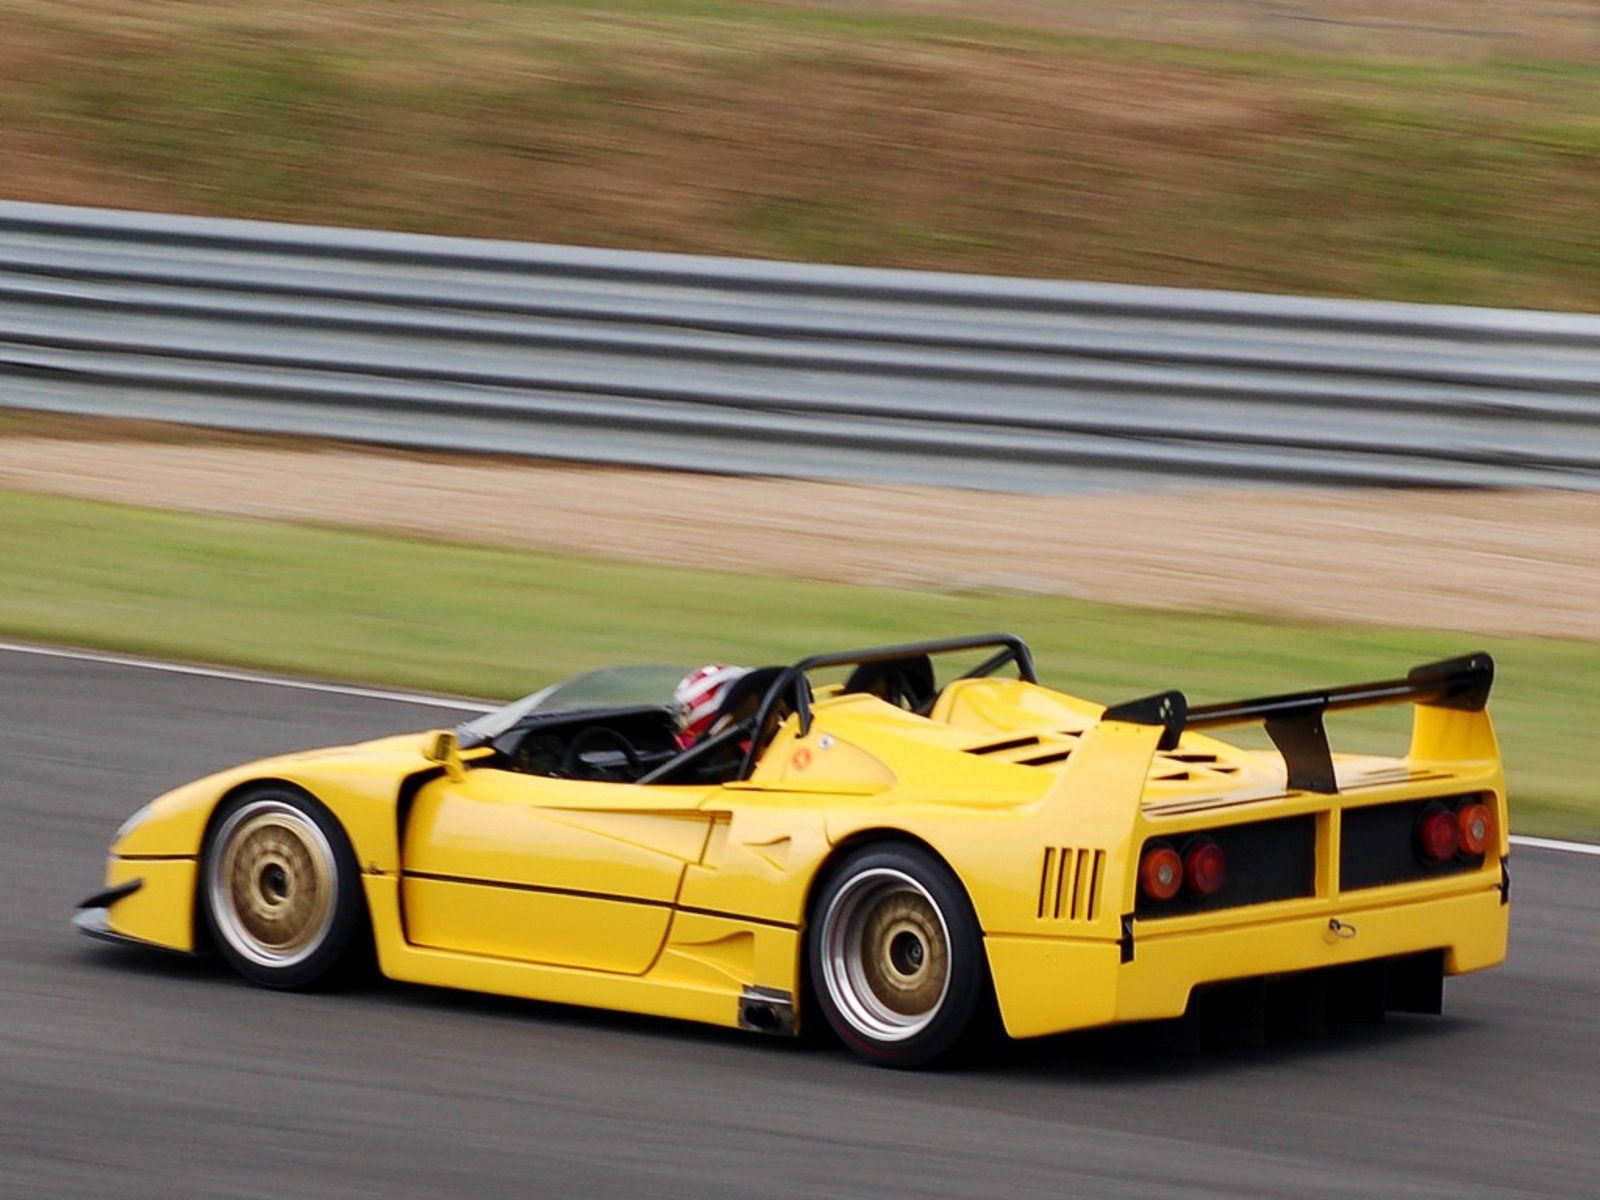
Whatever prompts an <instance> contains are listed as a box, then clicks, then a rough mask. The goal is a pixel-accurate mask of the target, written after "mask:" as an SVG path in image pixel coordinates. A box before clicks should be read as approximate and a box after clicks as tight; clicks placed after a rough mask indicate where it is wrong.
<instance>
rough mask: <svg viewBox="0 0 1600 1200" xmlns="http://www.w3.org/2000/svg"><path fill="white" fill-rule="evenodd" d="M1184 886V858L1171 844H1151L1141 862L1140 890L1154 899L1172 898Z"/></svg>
mask: <svg viewBox="0 0 1600 1200" xmlns="http://www.w3.org/2000/svg"><path fill="white" fill-rule="evenodd" d="M1182 886H1183V859H1181V858H1179V857H1178V852H1177V851H1176V850H1174V849H1173V848H1172V847H1171V846H1151V847H1149V848H1148V849H1147V850H1145V852H1144V858H1143V859H1141V860H1140V862H1139V890H1140V891H1141V892H1143V893H1144V894H1145V895H1146V896H1148V897H1149V898H1150V899H1152V900H1171V899H1172V898H1173V897H1174V896H1176V895H1177V894H1178V889H1179V888H1181V887H1182Z"/></svg>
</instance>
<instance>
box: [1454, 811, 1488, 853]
mask: <svg viewBox="0 0 1600 1200" xmlns="http://www.w3.org/2000/svg"><path fill="white" fill-rule="evenodd" d="M1492 832H1494V817H1492V816H1491V815H1490V814H1489V806H1488V805H1486V804H1468V805H1467V806H1466V807H1464V808H1463V809H1462V810H1461V811H1460V812H1459V813H1457V814H1456V842H1457V844H1458V845H1459V846H1460V847H1461V852H1462V853H1463V854H1482V853H1483V852H1484V851H1485V850H1487V849H1488V848H1489V835H1490V834H1491V833H1492Z"/></svg>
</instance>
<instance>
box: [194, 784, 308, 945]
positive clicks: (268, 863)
mask: <svg viewBox="0 0 1600 1200" xmlns="http://www.w3.org/2000/svg"><path fill="white" fill-rule="evenodd" d="M214 846H215V848H214V850H213V851H212V854H211V858H210V861H209V863H208V866H207V871H208V875H209V879H208V882H207V892H208V895H209V897H210V901H211V913H212V917H213V919H214V921H215V923H216V926H217V931H218V933H220V934H221V935H222V936H223V937H224V938H226V939H227V942H228V944H229V945H230V946H231V947H232V948H233V949H234V950H236V951H238V953H239V954H241V955H242V956H243V957H245V958H247V959H249V960H250V961H251V962H253V963H256V964H258V965H260V966H263V967H292V966H294V965H296V964H298V963H301V962H304V961H305V960H306V959H307V958H309V957H310V956H311V955H312V954H313V953H315V951H316V949H317V947H318V946H320V945H321V944H322V942H323V939H325V938H326V937H327V935H328V930H329V928H330V927H331V926H332V924H333V910H334V902H335V899H336V897H337V894H338V884H339V875H338V867H337V865H336V864H335V861H334V856H333V847H332V846H330V845H329V844H328V839H327V837H326V836H325V835H324V834H323V832H322V830H321V829H320V828H318V827H317V824H316V822H315V821H313V820H312V819H311V818H310V817H308V816H307V815H306V814H305V813H303V812H301V811H300V810H299V809H298V808H296V807H295V806H293V805H291V804H286V803H284V802H283V801H281V800H257V801H254V802H252V803H250V804H246V805H244V806H243V807H242V808H240V809H239V810H238V811H237V812H235V813H232V814H231V815H230V816H229V817H228V819H227V821H225V822H224V823H223V825H222V828H221V829H219V830H218V831H217V836H216V839H215V842H214Z"/></svg>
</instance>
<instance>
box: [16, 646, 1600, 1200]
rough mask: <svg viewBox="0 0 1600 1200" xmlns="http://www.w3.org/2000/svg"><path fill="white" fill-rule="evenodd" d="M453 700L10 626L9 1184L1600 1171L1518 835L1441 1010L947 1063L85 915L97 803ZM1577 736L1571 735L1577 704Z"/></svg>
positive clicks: (1366, 1192)
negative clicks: (199, 670) (63, 643)
mask: <svg viewBox="0 0 1600 1200" xmlns="http://www.w3.org/2000/svg"><path fill="white" fill-rule="evenodd" d="M459 719H460V714H459V713H456V712H448V713H445V712H436V711H432V710H429V709H426V708H419V707H418V706H416V705H412V704H403V703H398V702H395V701H392V700H379V699H373V698H363V697H356V696H348V695H328V694H321V693H317V692H310V691H294V690H286V689H283V688H278V687H271V686H266V685H263V684H260V683H249V682H241V681H237V680H227V679H217V678H197V677H191V676H182V675H171V674H164V673H159V672H155V671H149V670H139V669H134V668H131V667H126V666H115V665H109V664H105V663H94V662H83V661H70V660H62V659H53V658H44V657H35V656H26V655H19V654H15V653H9V652H3V651H0V767H3V774H0V780H3V782H0V1196H4V1197H8V1198H10V1197H16V1198H19V1200H20V1198H23V1197H28V1198H32V1197H68V1196H83V1197H94V1198H95V1200H104V1198H106V1197H117V1198H118V1200H129V1198H132V1197H143V1196H151V1197H157V1196H159V1197H163V1198H170V1197H183V1196H207V1197H220V1196H252V1197H256V1196H259V1197H271V1198H272V1200H286V1198H301V1197H306V1198H319V1200H320V1198H327V1197H348V1196H374V1197H376V1196H382V1197H410V1196H417V1197H447V1196H463V1197H475V1198H477V1197H499V1196H507V1197H510V1196H515V1197H518V1198H524V1197H545V1196H574V1197H578V1196H581V1197H609V1196H627V1197H641V1196H663V1197H695V1198H705V1200H711V1198H715V1197H730V1198H734V1197H736V1198H738V1200H751V1197H760V1198H761V1200H771V1198H773V1197H786V1196H796V1197H806V1198H807V1200H818V1198H821V1197H833V1196H871V1197H887V1196H914V1197H919V1198H928V1200H931V1198H935V1197H1001V1196H1006V1197H1009V1196H1050V1197H1074V1198H1076V1197H1098V1196H1106V1197H1113V1196H1114V1197H1139V1196H1151V1197H1157V1196H1159V1197H1162V1198H1163V1200H1184V1198H1188V1197H1201V1196H1207V1197H1210V1196H1218V1197H1222V1196H1226V1197H1247V1196H1253V1197H1273V1198H1278V1197H1297V1198H1299V1197H1339V1198H1341V1200H1348V1198H1351V1197H1381V1198H1382V1200H1393V1198H1395V1197H1430V1196H1438V1197H1452V1198H1460V1197H1477V1196H1486V1195H1496V1196H1551V1197H1579V1196H1596V1195H1600V1036H1597V1034H1596V1028H1597V1027H1596V1015H1597V1014H1596V1007H1597V1004H1600V953H1597V947H1600V859H1596V858H1592V857H1583V856H1579V855H1572V854H1562V853H1556V852H1550V851H1543V850H1532V849H1519V850H1518V851H1517V853H1516V855H1515V862H1514V864H1513V866H1514V876H1515V889H1514V893H1513V894H1514V901H1513V903H1514V914H1515V915H1514V923H1513V932H1512V955H1511V961H1510V962H1509V963H1508V964H1507V965H1506V966H1505V967H1503V968H1502V969H1500V970H1498V971H1493V972H1489V973H1486V974H1483V975H1479V976H1471V977H1467V978H1464V979H1459V980H1454V981H1452V982H1451V984H1450V986H1449V994H1448V997H1447V1014H1446V1016H1445V1017H1443V1018H1430V1017H1392V1018H1391V1019H1390V1021H1389V1023H1388V1024H1387V1025H1385V1026H1382V1027H1378V1028H1365V1027H1364V1028H1353V1029H1342V1030H1336V1031H1335V1032H1334V1033H1333V1034H1331V1035H1330V1036H1328V1037H1326V1038H1320V1039H1314V1040H1299V1041H1293V1042H1288V1043H1282V1044H1275V1045H1271V1046H1267V1047H1250V1046H1242V1047H1241V1046H1225V1047H1220V1048H1217V1047H1213V1048H1208V1049H1206V1050H1203V1051H1202V1052H1200V1053H1198V1054H1195V1053H1180V1052H1179V1051H1178V1050H1177V1049H1176V1048H1175V1039H1173V1038H1172V1037H1171V1036H1170V1033H1171V1031H1170V1029H1168V1030H1166V1031H1165V1032H1163V1031H1162V1030H1160V1029H1157V1030H1155V1031H1149V1030H1145V1031H1136V1032H1126V1031H1123V1032H1117V1033H1112V1034H1095V1035H1078V1036H1074V1037H1069V1038H1060V1039H1053V1040H1051V1041H1049V1042H1046V1043H1032V1044H1024V1045H1021V1046H1017V1047H1014V1048H1011V1049H1010V1050H1008V1051H1007V1052H1006V1053H1005V1054H1004V1055H1003V1056H1002V1057H1001V1058H1000V1059H999V1060H998V1061H995V1062H994V1063H992V1064H990V1065H987V1066H984V1067H983V1068H981V1069H968V1070H965V1071H963V1072H960V1073H942V1074H923V1075H910V1074H900V1073H894V1072H887V1071H880V1070H874V1069H872V1068H869V1067H866V1066H863V1065H860V1064H858V1063H857V1062H855V1061H854V1060H853V1059H851V1058H850V1057H848V1056H847V1055H846V1054H845V1053H844V1052H843V1051H842V1050H832V1049H812V1048H805V1047H801V1046H795V1045H792V1044H788V1043H781V1042H773V1041H767V1040H762V1039H760V1038H757V1037H753V1036H751V1035H746V1034H739V1033H735V1032H732V1031H720V1030H707V1029H700V1028H696V1027H692V1026H687V1025H679V1024H675V1023H671V1022H666V1021H654V1020H644V1019H635V1018H624V1017H618V1016H611V1015H606V1014H599V1013H591V1012H585V1011H580V1010H571V1009H563V1008H556V1007H551V1006H545V1005H537V1004H528V1003H521V1002H512V1001H503V1000H496V999H493V998H485V997H474V996H466V995H460V994H455V993H447V992H440V991H433V990H429V989H422V988H412V987H403V986H399V985H394V984H387V983H374V984H373V985H371V986H370V987H368V988H365V989H363V990H360V991H357V992H353V993H344V994H335V995H283V994H276V993H270V992H265V991H261V990H257V989H255V988H252V987H249V986H247V985H245V984H244V983H243V982H241V981H239V980H237V979H235V978H234V977H232V976H231V975H229V974H227V973H226V972H225V971H223V970H222V969H221V968H220V967H219V966H217V965H215V964H213V963H208V962H205V961H196V960H188V959H182V958H175V957H166V956H162V955H157V954H145V953H140V952H137V951H128V950H122V949H119V948H117V947H112V946H105V945H101V944H99V943H95V942H91V941H89V940H87V939H85V938H82V937H80V936H78V935H77V934H76V933H74V932H73V931H72V930H71V928H70V927H69V925H68V919H69V917H70V915H71V912H72V907H73V905H74V903H75V902H76V901H77V900H78V899H80V898H81V897H82V896H84V895H86V894H87V893H89V892H91V891H93V890H94V889H95V888H96V887H97V886H99V884H100V879H101V875H100V872H101V867H102V859H103V854H104V851H105V847H106V844H107V842H108V840H109V839H110V837H111V834H112V831H113V830H114V829H115V828H116V826H117V824H118V823H119V822H120V821H121V820H122V818H123V817H125V816H126V815H127V814H128V813H130V812H131V811H132V810H133V809H134V808H136V807H137V806H138V805H139V804H141V803H143V802H144V801H145V800H147V799H148V798H150V797H151V796H153V795H155V794H156V793H158V792H160V791H162V790H164V789H166V788H168V787H171V786H172V785H174V784H177V783H180V782H183V781H184V780H187V779H189V778H192V777H193V776H195V775H198V774H201V773H203V772H205V771H208V770H211V769H214V768H218V767H222V766H225V765H229V764H232V763H234V762H237V761H239V760H241V759H247V758H251V757H255V756H259V755H262V754H266V753H269V752H273V751H279V750H287V749H292V748H297V747H303V746H308V745H313V744H317V743H327V742H336V741H346V740H352V739H356V738H363V737H368V736H374V735H377V734H381V733H385V732H393V731H397V730H404V729H407V728H422V727H425V726H427V725H429V724H441V723H454V722H455V721H457V720H459ZM1578 736H1588V733H1587V732H1579V733H1578Z"/></svg>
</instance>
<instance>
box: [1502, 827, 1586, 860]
mask: <svg viewBox="0 0 1600 1200" xmlns="http://www.w3.org/2000/svg"><path fill="white" fill-rule="evenodd" d="M1511 844H1512V845H1513V846H1527V847H1529V848H1530V849H1533V850H1560V851H1562V852H1563V853H1565V854H1588V855H1590V856H1592V857H1595V858H1600V846H1592V845H1590V844H1589V843H1588V842H1563V841H1560V840H1559V839H1557V838H1542V837H1524V836H1523V835H1522V834H1520V833H1513V834H1512V835H1511Z"/></svg>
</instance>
